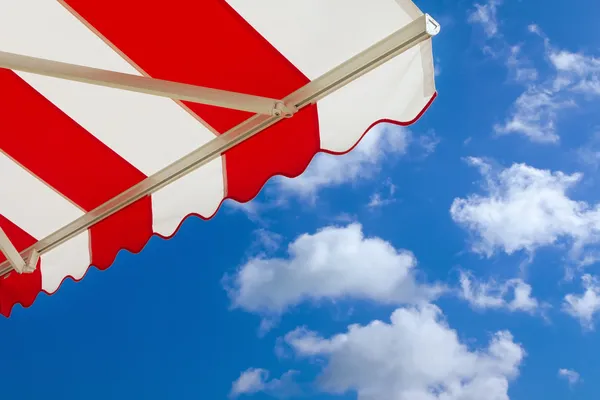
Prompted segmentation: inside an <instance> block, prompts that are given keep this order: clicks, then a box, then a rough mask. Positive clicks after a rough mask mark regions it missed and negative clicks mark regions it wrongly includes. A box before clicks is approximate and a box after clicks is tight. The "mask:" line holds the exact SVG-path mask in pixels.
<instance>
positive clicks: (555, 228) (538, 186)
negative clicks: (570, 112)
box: [450, 158, 600, 257]
mask: <svg viewBox="0 0 600 400" xmlns="http://www.w3.org/2000/svg"><path fill="white" fill-rule="evenodd" d="M468 161H469V162H470V164H471V165H474V166H476V167H478V168H479V169H480V172H481V174H482V175H483V177H484V180H485V186H484V193H483V194H471V195H469V196H467V197H466V198H456V199H454V201H453V202H452V206H451V207H450V214H451V216H452V219H453V220H454V221H455V222H456V223H458V224H460V225H461V226H463V227H464V228H466V229H467V230H468V231H469V232H470V233H471V234H473V236H474V242H473V245H472V250H473V251H475V252H477V253H481V254H485V255H487V256H488V257H489V256H491V255H493V253H494V252H495V251H497V250H502V251H504V252H506V253H507V254H512V253H514V252H517V251H520V250H525V251H527V252H530V253H533V252H534V251H535V250H536V249H537V248H538V247H542V246H548V245H552V244H555V243H557V242H558V240H559V239H566V240H568V241H570V242H571V243H572V244H573V247H572V253H571V255H572V256H573V257H576V256H577V257H578V256H580V252H581V250H582V249H583V247H584V246H585V245H587V244H590V243H594V242H597V241H598V240H599V239H600V236H599V234H600V207H598V205H594V206H592V205H590V204H588V203H586V202H583V201H575V200H573V199H571V198H570V197H569V196H568V195H567V191H568V190H569V189H570V188H571V187H573V186H574V185H575V184H577V183H578V182H579V181H580V180H581V178H582V175H581V174H579V173H575V174H572V175H568V174H565V173H563V172H561V171H557V172H553V171H549V170H542V169H537V168H534V167H531V166H528V165H526V164H513V165H512V166H511V167H509V168H506V169H503V170H501V171H500V172H496V171H494V170H493V168H492V167H491V166H490V165H489V164H487V163H486V162H484V161H483V160H481V159H478V158H470V159H468Z"/></svg>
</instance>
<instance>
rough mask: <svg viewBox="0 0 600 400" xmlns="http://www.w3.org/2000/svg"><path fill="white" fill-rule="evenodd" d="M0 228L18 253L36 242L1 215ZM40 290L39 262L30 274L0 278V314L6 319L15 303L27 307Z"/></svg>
mask: <svg viewBox="0 0 600 400" xmlns="http://www.w3.org/2000/svg"><path fill="white" fill-rule="evenodd" d="M0 228H2V229H3V230H4V232H5V233H6V235H7V236H8V238H9V239H10V241H11V242H12V243H13V244H14V245H15V247H16V248H17V250H18V251H23V250H25V249H26V248H28V247H29V246H31V245H33V244H34V243H35V242H36V241H37V240H36V239H35V238H34V237H32V236H31V235H29V234H28V233H27V232H25V231H24V230H22V229H21V228H19V227H18V226H17V225H15V224H13V223H12V222H11V221H9V220H8V219H7V218H6V217H4V216H3V215H2V214H0ZM5 260H6V257H4V255H3V254H2V253H1V252H0V263H2V262H4V261H5ZM41 290H42V274H41V272H40V261H38V265H37V268H36V269H35V271H34V272H33V273H31V274H17V273H15V272H13V273H11V274H10V275H8V276H7V277H6V278H0V314H2V315H4V316H6V317H8V316H9V315H10V311H11V310H12V308H13V306H14V305H15V304H17V303H20V304H21V305H22V306H23V307H29V306H30V305H32V304H33V301H34V300H35V297H36V296H37V295H38V293H39V292H40V291H41Z"/></svg>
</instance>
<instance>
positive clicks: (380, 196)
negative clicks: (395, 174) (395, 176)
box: [367, 179, 396, 208]
mask: <svg viewBox="0 0 600 400" xmlns="http://www.w3.org/2000/svg"><path fill="white" fill-rule="evenodd" d="M383 186H384V190H385V192H387V193H383V191H379V192H376V193H373V194H372V195H371V197H370V198H369V203H368V204H367V207H369V208H379V207H383V206H386V205H388V204H392V203H394V202H395V201H396V199H395V198H394V194H395V193H396V185H394V184H393V183H392V181H391V180H390V179H387V180H386V181H385V182H384V185H383Z"/></svg>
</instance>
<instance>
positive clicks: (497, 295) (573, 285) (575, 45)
mask: <svg viewBox="0 0 600 400" xmlns="http://www.w3.org/2000/svg"><path fill="white" fill-rule="evenodd" d="M418 5H419V7H420V8H421V9H423V10H425V11H427V12H428V13H430V14H431V15H433V16H434V17H435V18H437V19H438V20H439V21H440V22H441V24H442V32H441V33H440V35H439V36H438V37H436V38H435V41H434V54H435V56H436V60H437V68H438V73H439V75H438V77H437V87H438V91H439V97H438V98H437V99H436V101H435V103H434V104H433V106H432V107H431V109H430V110H429V111H428V112H427V113H426V114H425V116H424V117H423V118H422V119H421V120H420V121H419V122H418V123H417V124H415V125H413V126H411V127H410V128H409V129H399V128H397V127H389V126H388V127H380V129H378V130H376V131H372V132H370V134H369V135H368V136H367V137H366V138H365V140H364V142H362V143H361V145H360V146H359V147H358V148H357V149H356V150H355V151H354V152H352V153H350V154H349V155H346V156H342V157H333V156H319V157H317V158H316V159H315V160H314V161H313V163H312V164H311V166H310V168H309V170H308V171H307V172H306V173H305V174H304V175H303V176H301V177H299V178H297V179H295V180H285V179H274V180H272V181H271V182H270V183H269V184H268V185H267V187H265V189H264V190H263V191H262V192H261V194H260V195H259V197H258V198H257V199H255V200H254V201H253V202H251V203H249V204H247V205H238V204H234V203H231V202H228V203H226V204H225V206H224V207H223V209H222V210H221V211H220V212H219V213H218V214H217V216H216V217H215V218H214V219H213V220H210V221H200V220H198V219H196V218H191V219H189V220H187V221H186V222H185V223H184V225H183V227H182V229H181V231H180V232H179V233H178V234H177V235H176V236H175V237H174V238H173V239H171V240H168V241H165V240H161V239H157V238H153V239H152V240H151V243H150V244H149V245H148V246H147V247H146V248H145V250H144V251H143V252H142V253H140V254H137V255H132V254H128V253H125V252H123V253H121V254H120V255H119V257H118V258H117V261H116V262H115V265H114V266H113V267H112V268H110V269H109V270H108V271H105V272H99V271H97V270H94V269H92V270H91V271H90V272H89V273H88V275H87V276H86V278H85V279H84V280H83V281H82V282H79V283H74V282H72V281H67V282H66V283H65V284H64V285H63V287H62V288H61V289H60V290H59V292H58V293H57V294H55V295H54V296H52V297H47V296H45V295H42V296H40V297H39V298H38V300H37V302H36V304H35V305H34V306H33V307H32V308H30V309H27V310H24V309H22V308H21V307H16V308H15V310H14V312H13V315H12V316H11V318H10V319H2V320H0V339H1V340H2V341H3V343H5V344H4V346H3V351H2V352H1V354H2V355H1V361H0V375H1V376H2V378H1V379H2V384H3V388H4V389H3V395H2V397H3V398H6V399H38V398H44V397H49V398H57V399H58V398H60V399H63V400H67V399H82V398H85V399H89V400H92V399H103V400H104V399H107V398H118V399H121V398H123V399H125V398H128V399H130V398H144V399H164V398H174V399H204V398H206V399H222V398H223V399H224V398H227V397H228V396H230V397H232V398H233V397H239V398H249V399H250V398H252V399H267V398H290V397H291V398H305V397H310V398H315V399H360V400H371V399H379V398H387V399H399V400H404V399H418V400H421V399H423V400H434V399H440V400H441V399H444V400H446V399H447V400H475V399H484V398H485V399H491V400H504V399H513V400H519V399H521V400H526V399H538V398H539V399H547V400H554V399H593V398H597V396H598V393H600V383H598V381H597V380H596V379H595V377H597V376H598V373H599V372H600V362H598V361H597V354H600V337H599V336H598V330H597V329H595V328H596V325H597V322H598V321H597V320H598V318H597V313H598V311H600V273H599V272H598V270H597V268H598V261H599V260H600V246H599V245H600V207H599V206H598V205H599V204H600V191H599V190H598V188H599V185H600V182H598V181H597V179H596V176H597V173H598V167H599V166H600V126H599V125H600V117H599V116H598V113H597V109H598V106H599V105H600V50H599V48H600V37H599V36H598V34H597V33H596V31H597V21H596V19H597V17H596V16H597V15H598V13H600V4H598V3H597V2H594V1H592V0H580V1H578V2H564V1H555V0H552V1H547V2H543V3H542V2H537V3H534V2H527V1H516V0H504V1H499V0H491V1H488V2H481V3H470V2H467V1H454V0H438V1H433V0H422V1H419V2H418ZM377 321H379V322H377Z"/></svg>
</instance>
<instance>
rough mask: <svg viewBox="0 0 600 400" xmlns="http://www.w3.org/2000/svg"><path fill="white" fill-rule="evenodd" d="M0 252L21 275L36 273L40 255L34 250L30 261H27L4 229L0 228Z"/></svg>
mask: <svg viewBox="0 0 600 400" xmlns="http://www.w3.org/2000/svg"><path fill="white" fill-rule="evenodd" d="M0 252H2V254H4V256H5V257H6V259H7V260H8V262H9V263H10V265H11V266H12V267H13V269H14V270H15V271H17V272H18V273H19V274H27V273H32V272H33V271H35V268H36V266H37V263H38V260H39V259H40V253H38V251H37V250H36V249H32V250H31V253H30V255H29V259H28V260H27V261H25V260H24V259H23V257H21V254H19V251H18V250H17V248H16V247H15V245H14V244H13V243H12V242H11V241H10V239H9V237H8V235H7V234H6V232H4V230H2V228H0Z"/></svg>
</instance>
